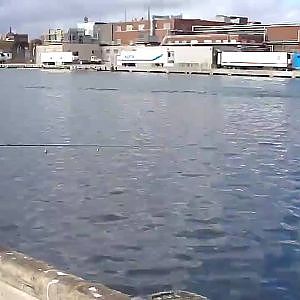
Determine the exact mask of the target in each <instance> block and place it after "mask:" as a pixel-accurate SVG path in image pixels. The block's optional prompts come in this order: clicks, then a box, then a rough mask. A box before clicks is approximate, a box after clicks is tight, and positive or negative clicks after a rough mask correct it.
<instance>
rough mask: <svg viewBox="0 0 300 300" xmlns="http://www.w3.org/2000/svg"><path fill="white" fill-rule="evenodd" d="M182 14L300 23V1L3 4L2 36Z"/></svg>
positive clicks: (30, 0)
mask: <svg viewBox="0 0 300 300" xmlns="http://www.w3.org/2000/svg"><path fill="white" fill-rule="evenodd" d="M149 5H150V6H151V9H152V13H153V14H179V13H183V15H184V17H187V18H189V17H194V18H208V19H213V18H214V17H215V15H216V14H237V15H245V16H249V17H250V19H251V20H260V21H263V22H300V0H0V32H2V33H6V32H7V31H8V28H9V26H12V28H13V30H14V31H16V32H19V33H21V32H28V33H30V35H31V37H33V36H39V35H40V34H41V33H42V32H45V31H47V29H48V28H68V27H70V26H74V25H76V23H77V22H80V21H81V20H82V19H83V17H84V16H88V17H89V18H90V20H93V21H119V20H123V19H124V11H125V8H126V10H127V16H128V19H129V18H133V17H142V16H146V15H147V13H146V11H147V7H148V6H149Z"/></svg>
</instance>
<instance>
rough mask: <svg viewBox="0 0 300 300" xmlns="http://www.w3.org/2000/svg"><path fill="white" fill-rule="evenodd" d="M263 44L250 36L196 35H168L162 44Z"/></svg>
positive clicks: (259, 39) (257, 36) (261, 39)
mask: <svg viewBox="0 0 300 300" xmlns="http://www.w3.org/2000/svg"><path fill="white" fill-rule="evenodd" d="M262 43H263V36H259V35H251V34H218V33H215V34H214V33H207V34H196V35H192V34H190V35H169V36H166V37H165V38H164V39H163V41H162V44H163V45H171V44H178V45H179V44H191V45H197V44H230V45H238V44H240V45H244V44H252V45H260V44H262Z"/></svg>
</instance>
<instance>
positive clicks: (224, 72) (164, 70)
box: [0, 64, 300, 78]
mask: <svg viewBox="0 0 300 300" xmlns="http://www.w3.org/2000/svg"><path fill="white" fill-rule="evenodd" d="M0 69H29V70H32V69H42V70H70V71H100V72H101V71H104V72H105V71H106V72H129V73H159V74H185V75H207V76H244V77H267V78H300V70H292V71H290V70H287V71H282V70H265V69H251V70H250V69H226V68H212V69H209V70H203V69H197V68H192V67H191V68H186V67H121V66H114V67H112V66H110V65H104V64H102V65H99V64H77V65H75V64H73V65H62V66H45V65H36V64H0Z"/></svg>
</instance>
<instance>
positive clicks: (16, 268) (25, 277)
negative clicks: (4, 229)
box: [0, 248, 130, 300]
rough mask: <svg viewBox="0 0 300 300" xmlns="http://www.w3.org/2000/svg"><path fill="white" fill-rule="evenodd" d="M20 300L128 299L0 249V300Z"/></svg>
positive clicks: (25, 257)
mask: <svg viewBox="0 0 300 300" xmlns="http://www.w3.org/2000/svg"><path fill="white" fill-rule="evenodd" d="M23 299H24V300H37V299H38V300H71V299H72V300H74V299H75V300H88V299H102V300H129V299H130V297H129V296H128V295H125V294H122V293H120V292H118V291H115V290H112V289H110V288H108V287H106V286H104V285H102V284H94V283H91V282H88V281H85V280H84V279H82V278H79V277H76V276H73V275H70V274H66V273H64V272H61V271H59V270H57V269H55V268H54V267H52V266H51V265H48V264H46V263H44V262H41V261H37V260H35V259H33V258H31V257H28V256H25V255H23V254H21V253H17V252H15V251H10V250H7V249H4V248H0V300H23Z"/></svg>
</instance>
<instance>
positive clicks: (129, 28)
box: [116, 23, 171, 32]
mask: <svg viewBox="0 0 300 300" xmlns="http://www.w3.org/2000/svg"><path fill="white" fill-rule="evenodd" d="M137 28H138V29H137V30H138V31H143V30H145V24H138V27H137ZM155 29H158V26H157V24H156V25H155ZM163 29H165V30H170V29H171V24H170V23H164V24H163ZM133 30H135V29H134V26H133V24H127V25H126V30H125V31H133ZM116 31H117V32H121V31H122V26H120V25H118V26H117V28H116Z"/></svg>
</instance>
